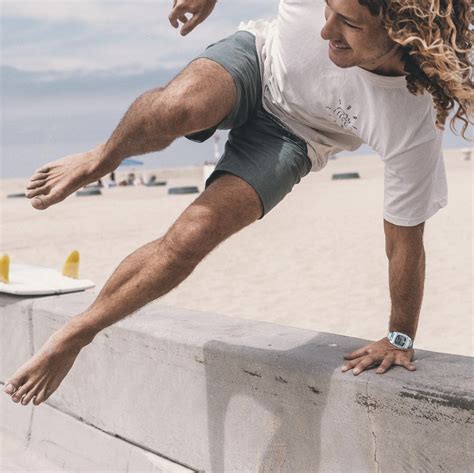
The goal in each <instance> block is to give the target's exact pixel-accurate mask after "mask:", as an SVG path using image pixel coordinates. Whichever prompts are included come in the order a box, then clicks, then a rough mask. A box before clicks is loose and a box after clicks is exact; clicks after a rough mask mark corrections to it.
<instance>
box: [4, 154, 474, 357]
mask: <svg viewBox="0 0 474 473" xmlns="http://www.w3.org/2000/svg"><path fill="white" fill-rule="evenodd" d="M444 156H445V162H446V170H447V175H448V188H449V199H448V200H449V202H448V206H447V207H446V208H444V209H441V210H440V211H439V212H438V213H437V214H436V215H435V216H433V217H432V218H431V219H429V220H428V221H427V223H426V226H425V249H426V262H427V263H426V282H425V296H424V302H423V306H422V310H421V315H420V320H419V325H418V331H417V335H416V338H415V349H416V348H419V349H426V350H433V351H439V352H445V353H453V354H459V355H469V356H472V355H473V351H474V350H473V345H472V340H473V324H472V292H473V278H472V206H473V204H472V161H466V160H464V157H463V154H462V153H461V152H460V151H459V150H450V149H447V150H445V152H444ZM144 159H146V157H144ZM342 172H358V173H359V174H360V179H352V180H340V181H338V180H336V181H335V180H331V176H332V174H333V173H342ZM146 173H147V174H150V173H152V174H155V175H156V176H157V178H158V180H161V179H163V180H166V181H167V186H165V187H145V186H127V187H115V188H104V189H103V191H102V195H101V196H86V197H77V196H75V195H74V194H73V195H72V196H70V197H69V198H67V199H66V200H65V201H64V202H62V203H60V204H58V205H56V206H53V207H51V208H50V209H48V210H46V211H38V210H35V209H33V208H32V207H31V205H30V204H29V202H28V200H27V199H26V198H6V195H7V194H10V193H15V192H23V191H24V187H25V184H26V182H27V178H23V179H4V180H2V189H1V202H2V205H1V212H2V215H1V222H2V225H1V227H2V230H1V251H2V252H6V253H8V254H9V255H10V259H11V262H12V263H29V264H37V265H41V266H48V267H55V268H58V269H60V268H61V267H62V265H63V263H64V260H65V259H66V257H67V255H68V254H69V253H70V252H71V251H72V250H78V251H79V252H80V254H81V268H80V273H81V277H83V278H87V279H91V280H93V281H94V282H95V283H96V287H95V288H94V289H92V291H93V292H96V293H98V291H99V290H100V288H101V287H102V286H103V284H104V283H105V281H106V280H107V278H108V276H109V275H110V274H111V273H112V271H113V270H114V268H115V267H116V266H117V265H118V264H119V263H120V261H121V260H122V259H123V258H125V257H126V256H127V255H128V254H129V253H131V252H132V251H133V250H135V249H136V248H138V247H139V246H141V245H144V244H145V243H148V242H149V241H152V240H155V239H157V238H160V237H161V236H163V235H164V233H165V232H166V230H167V229H168V228H169V226H170V225H171V224H172V223H173V222H174V221H175V219H176V218H177V217H178V216H179V214H180V213H181V212H182V211H183V210H184V209H185V208H186V207H187V206H188V205H189V204H190V203H191V202H192V201H193V200H194V199H195V198H196V197H197V194H190V195H168V193H167V189H168V187H173V186H188V185H196V186H198V187H199V189H200V190H203V179H202V173H203V171H202V166H194V167H188V168H176V169H157V170H156V171H153V172H151V171H146ZM382 209H383V163H382V161H381V160H380V158H379V157H378V156H376V155H367V156H350V157H341V158H338V159H336V160H331V161H330V162H329V163H328V165H327V166H326V168H325V169H323V170H322V171H320V172H316V173H310V174H309V175H308V176H306V177H305V178H303V180H302V181H301V183H300V184H298V185H296V186H295V188H294V189H293V192H292V193H291V194H289V195H288V196H287V197H286V198H285V199H284V200H283V202H281V203H280V204H279V205H278V206H277V207H276V208H275V209H273V210H272V211H271V212H270V213H269V214H268V215H267V216H265V217H264V218H263V219H262V220H259V221H257V222H256V223H254V224H252V225H250V226H249V227H247V228H245V229H244V230H243V231H241V232H240V233H238V234H237V235H234V236H232V237H231V238H230V239H228V240H227V241H225V242H224V243H222V244H221V245H220V246H219V247H218V248H217V249H216V250H215V251H214V252H213V253H211V254H210V255H209V256H208V257H207V258H205V259H204V261H203V262H202V263H201V264H200V265H199V266H198V267H197V268H196V269H195V271H194V272H193V273H192V274H191V276H190V277H189V278H188V279H187V280H185V281H184V282H183V283H182V284H181V285H180V286H179V287H178V288H176V289H174V290H173V291H172V292H171V293H169V294H167V295H165V296H164V297H162V298H161V299H159V300H158V301H156V302H154V304H163V305H167V306H175V307H182V308H188V309H194V310H199V311H208V312H213V313H220V314H224V315H229V316H234V317H240V318H245V319H256V320H263V321H268V322H273V323H277V324H283V325H290V326H294V327H301V328H306V329H311V330H316V331H321V332H331V333H336V334H341V335H347V336H353V337H361V338H365V339H370V340H378V339H380V338H383V337H384V336H385V335H386V333H387V329H388V321H389V315H390V293H389V286H388V261H387V258H386V256H385V239H384V232H383V216H382ZM130 277H133V275H130Z"/></svg>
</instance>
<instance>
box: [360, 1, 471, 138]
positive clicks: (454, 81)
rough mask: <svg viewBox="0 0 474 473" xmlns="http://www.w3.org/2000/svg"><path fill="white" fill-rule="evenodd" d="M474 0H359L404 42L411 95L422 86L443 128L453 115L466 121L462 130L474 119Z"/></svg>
mask: <svg viewBox="0 0 474 473" xmlns="http://www.w3.org/2000/svg"><path fill="white" fill-rule="evenodd" d="M470 3H471V2H470V0H359V4H360V5H362V6H365V7H367V8H368V10H369V12H370V14H371V15H372V16H375V17H379V18H380V21H381V24H382V26H383V28H384V29H385V30H386V32H387V34H388V37H389V39H390V40H392V41H393V42H395V43H397V44H399V45H400V46H401V47H402V61H403V62H404V65H405V72H406V74H407V75H406V81H407V88H408V90H409V91H410V92H411V93H412V94H413V95H420V94H422V93H423V91H424V90H426V91H428V93H430V94H431V96H432V99H433V103H434V106H435V108H436V112H437V116H436V126H437V127H438V128H440V129H441V130H444V124H445V122H446V118H447V117H448V115H449V112H450V110H452V109H453V108H454V106H455V102H456V103H457V104H458V109H457V111H456V113H455V115H454V117H453V118H452V119H451V121H450V128H451V130H452V131H453V132H454V133H456V130H455V128H454V126H453V124H454V122H455V120H457V119H459V120H461V121H463V122H464V125H463V128H462V131H461V136H462V137H463V138H464V139H466V140H468V141H473V140H470V139H469V138H466V136H465V132H466V129H467V127H468V126H469V124H473V121H472V114H473V108H474V89H473V80H472V42H473V38H474V33H473V31H472V30H470V28H469V25H470V24H471V21H472V10H471V5H470Z"/></svg>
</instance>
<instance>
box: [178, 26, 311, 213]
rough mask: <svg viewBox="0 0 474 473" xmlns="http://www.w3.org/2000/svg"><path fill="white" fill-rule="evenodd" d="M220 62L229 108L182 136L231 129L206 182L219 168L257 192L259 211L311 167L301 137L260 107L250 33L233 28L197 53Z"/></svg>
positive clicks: (280, 196) (219, 172)
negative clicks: (230, 82) (232, 100)
mask: <svg viewBox="0 0 474 473" xmlns="http://www.w3.org/2000/svg"><path fill="white" fill-rule="evenodd" d="M198 58H207V59H211V60H213V61H215V62H217V63H218V64H220V65H221V66H223V67H224V68H225V69H226V70H227V71H228V72H229V73H230V74H231V75H232V77H233V78H234V81H235V85H236V89H237V101H236V105H235V108H234V110H232V112H231V113H230V114H229V115H228V116H227V117H226V118H225V119H224V120H223V121H222V122H221V123H219V124H218V125H216V126H214V127H212V128H209V129H207V130H202V131H199V132H197V133H193V134H191V135H188V136H186V138H188V139H190V140H192V141H197V142H199V143H202V142H203V141H205V140H207V139H208V138H210V137H211V136H212V135H213V134H214V133H215V131H216V130H217V129H219V130H231V131H230V132H229V137H228V140H227V142H226V144H225V150H224V154H223V155H222V157H221V158H220V160H219V162H218V163H217V166H216V169H215V171H214V172H213V173H212V174H211V175H210V176H209V178H208V179H207V181H206V188H207V187H208V186H209V185H210V184H211V182H213V181H214V180H215V179H216V178H217V177H219V175H222V174H223V173H231V174H234V175H236V176H238V177H240V178H242V179H243V180H245V181H246V182H247V183H248V184H250V185H251V186H252V187H253V189H254V190H255V192H257V194H258V195H259V197H260V200H261V201H262V205H263V214H262V216H261V217H260V218H262V217H263V216H264V215H265V214H267V213H268V212H269V211H270V210H271V209H272V208H273V207H275V206H276V205H277V204H278V203H279V202H280V201H281V200H282V199H283V198H284V197H285V195H286V194H288V193H289V192H291V190H292V188H293V186H294V185H295V184H298V182H300V180H301V178H302V177H304V176H306V174H308V173H309V172H310V170H311V161H310V159H309V157H308V150H307V146H306V143H305V142H304V141H303V140H302V139H301V138H299V137H298V136H296V135H294V134H293V133H292V132H291V131H290V130H288V129H287V128H286V127H285V126H284V125H283V124H282V123H281V122H280V121H279V120H278V119H277V118H276V117H274V116H273V115H271V114H270V113H268V112H267V111H265V110H264V109H263V107H262V84H261V79H260V69H259V63H258V56H257V51H256V48H255V36H254V35H253V34H251V33H249V32H247V31H238V32H237V33H235V34H233V35H232V36H229V37H227V38H225V39H223V40H221V41H218V42H217V43H214V44H211V45H210V46H208V47H207V48H206V50H205V51H204V52H203V53H202V54H200V55H199V56H197V58H196V59H198Z"/></svg>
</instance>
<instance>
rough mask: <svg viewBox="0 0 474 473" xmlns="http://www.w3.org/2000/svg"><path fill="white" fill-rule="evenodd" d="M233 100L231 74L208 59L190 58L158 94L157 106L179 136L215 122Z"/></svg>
mask: <svg viewBox="0 0 474 473" xmlns="http://www.w3.org/2000/svg"><path fill="white" fill-rule="evenodd" d="M235 100H236V90H235V84H234V80H233V79H232V76H231V75H230V74H229V73H228V72H227V71H226V70H225V69H224V68H223V67H222V66H220V65H219V64H217V63H215V62H213V61H211V60H208V59H198V60H196V61H193V62H192V63H191V64H189V65H188V66H187V67H186V68H185V69H184V70H183V71H182V72H181V73H180V74H178V76H176V77H175V78H174V79H173V80H172V81H171V82H170V83H169V84H167V85H166V87H165V88H164V89H163V90H162V91H161V93H160V105H161V107H162V109H163V110H164V112H165V113H166V116H167V119H168V124H169V126H170V127H171V128H172V129H173V130H174V131H176V132H177V134H178V136H183V135H186V134H190V133H192V132H195V131H200V130H203V129H206V128H210V127H212V126H215V125H217V124H218V123H219V122H221V121H222V120H223V119H224V118H225V117H226V116H227V115H228V114H229V113H230V112H231V111H232V109H233V107H234V105H235Z"/></svg>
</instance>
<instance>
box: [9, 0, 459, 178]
mask: <svg viewBox="0 0 474 473" xmlns="http://www.w3.org/2000/svg"><path fill="white" fill-rule="evenodd" d="M171 5H172V0H140V1H139V0H134V1H120V0H117V1H109V0H89V1H87V0H81V1H79V0H68V1H65V0H62V1H48V0H30V1H23V0H21V1H20V0H13V1H11V0H3V1H2V20H1V22H2V23H1V28H2V33H1V34H2V38H1V39H2V46H1V47H2V58H1V61H2V62H1V68H2V70H1V74H2V81H1V98H2V124H1V131H2V138H1V144H2V146H1V154H2V159H1V161H2V166H1V168H0V175H1V176H2V177H16V176H27V175H29V174H31V172H33V171H34V169H36V168H37V167H39V166H40V165H41V164H43V163H45V162H47V161H50V160H52V159H57V158H58V157H61V156H62V155H65V154H70V153H76V152H80V151H86V150H88V149H90V148H92V147H93V146H95V145H96V144H98V143H101V142H103V141H105V140H106V139H107V138H108V136H109V135H110V133H111V132H112V130H113V129H114V127H115V126H116V124H117V122H118V120H119V119H120V118H121V116H122V115H123V113H124V112H125V111H126V109H127V107H128V106H129V105H130V103H131V102H132V101H133V99H134V98H136V97H137V96H138V95H139V94H141V93H142V92H144V91H145V90H147V89H150V88H152V87H156V86H159V85H164V84H165V83H166V82H167V81H168V80H170V79H171V78H172V77H173V76H174V75H175V74H176V73H177V72H178V71H179V70H180V69H181V68H182V67H184V66H185V65H186V64H187V62H189V61H190V60H191V59H192V58H193V57H194V56H196V55H197V54H198V53H199V52H201V51H202V50H203V49H204V48H205V47H206V46H207V45H208V44H210V43H212V42H214V41H216V40H219V39H221V38H223V37H225V36H227V35H230V34H232V33H233V32H234V31H235V30H236V28H237V26H238V24H239V22H240V21H245V20H250V19H257V18H266V19H271V18H273V17H275V16H276V13H277V9H278V0H238V1H231V0H222V1H219V2H218V3H217V6H216V8H215V10H214V12H213V13H212V14H211V16H210V17H209V18H208V19H207V20H206V21H205V22H204V23H202V24H201V25H199V26H198V27H197V28H196V29H195V30H194V31H193V32H192V33H191V34H189V35H188V36H187V37H184V38H183V37H181V36H180V35H179V33H178V31H177V30H175V29H174V28H172V27H171V26H170V24H169V22H168V14H169V12H170V9H171ZM444 145H445V147H464V146H466V142H463V141H462V140H461V139H460V138H458V137H456V136H454V135H452V134H451V132H449V131H446V133H445V142H444ZM367 151H370V150H369V149H368V148H366V147H362V148H360V149H359V150H358V151H357V153H364V152H367ZM210 157H212V143H210V142H207V143H203V144H195V143H190V142H188V141H187V140H185V139H180V140H177V141H176V142H175V143H174V144H173V145H172V146H171V147H169V148H168V149H166V150H164V151H163V152H161V153H155V154H151V155H147V156H146V157H144V158H143V159H144V161H145V162H146V167H160V166H175V165H178V166H180V165H184V164H199V163H202V162H204V161H205V160H207V159H209V158H210Z"/></svg>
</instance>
